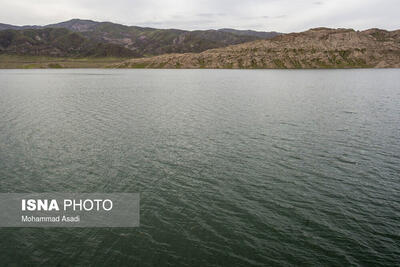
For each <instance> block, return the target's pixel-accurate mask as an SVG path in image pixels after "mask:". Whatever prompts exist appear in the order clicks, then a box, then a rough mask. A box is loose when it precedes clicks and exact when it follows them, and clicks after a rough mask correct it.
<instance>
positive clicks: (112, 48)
mask: <svg viewBox="0 0 400 267" xmlns="http://www.w3.org/2000/svg"><path fill="white" fill-rule="evenodd" d="M0 54H11V55H27V56H54V57H87V56H96V57H108V56H113V57H134V56H137V54H136V53H135V52H134V51H132V50H129V49H126V48H124V47H121V46H118V45H115V44H104V43H99V42H95V41H91V40H88V39H87V38H85V37H83V36H82V35H81V34H79V33H76V32H71V31H69V30H67V29H64V28H60V29H53V28H45V29H27V30H3V31H0Z"/></svg>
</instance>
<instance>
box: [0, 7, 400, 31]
mask: <svg viewBox="0 0 400 267" xmlns="http://www.w3.org/2000/svg"><path fill="white" fill-rule="evenodd" d="M0 7H1V8H0V23H8V24H15V25H26V24H30V25H31V24H36V25H45V24H50V23H55V22H61V21H65V20H69V19H72V18H82V19H92V20H97V21H112V22H116V23H122V24H126V25H138V26H149V27H156V28H179V29H187V30H194V29H211V28H212V29H217V28H224V27H229V28H237V29H254V30H266V31H270V30H274V31H281V32H295V31H303V30H306V29H309V28H313V27H320V26H325V27H335V28H338V27H344V28H354V29H360V30H362V29H367V28H372V27H377V28H383V29H388V30H394V29H400V16H399V11H400V0H13V1H10V0H0Z"/></svg>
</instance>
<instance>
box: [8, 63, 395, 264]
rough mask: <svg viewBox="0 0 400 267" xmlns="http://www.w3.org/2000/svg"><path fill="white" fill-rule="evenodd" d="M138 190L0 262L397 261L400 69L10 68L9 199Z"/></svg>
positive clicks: (12, 249)
mask: <svg viewBox="0 0 400 267" xmlns="http://www.w3.org/2000/svg"><path fill="white" fill-rule="evenodd" d="M53 191H55V192H139V193H141V226H140V227H139V228H122V229H118V228H98V229H96V228H83V229H76V228H75V229H71V228H57V229H54V228H38V229H34V228H19V229H18V228H11V229H7V228H2V229H0V265H2V266H8V265H11V264H14V265H15V266H17V265H26V264H32V265H51V266H65V265H75V266H77V265H78V266H87V265H93V266H124V265H130V266H132V265H133V266H135V265H138V266H265V265H304V266H311V265H313V266H323V265H325V266H326V265H335V266H347V265H363V266H365V265H370V266H380V265H382V266H384V265H386V266H390V265H398V264H399V262H400V70H395V69H387V70H2V71H0V192H53Z"/></svg>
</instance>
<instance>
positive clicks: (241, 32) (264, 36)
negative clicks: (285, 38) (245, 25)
mask: <svg viewBox="0 0 400 267" xmlns="http://www.w3.org/2000/svg"><path fill="white" fill-rule="evenodd" d="M218 31H221V32H229V33H233V34H236V35H241V36H254V37H257V38H260V39H271V38H274V37H275V36H278V35H281V34H282V33H279V32H260V31H252V30H235V29H228V28H224V29H219V30H218Z"/></svg>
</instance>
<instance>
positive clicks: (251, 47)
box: [114, 28, 400, 68]
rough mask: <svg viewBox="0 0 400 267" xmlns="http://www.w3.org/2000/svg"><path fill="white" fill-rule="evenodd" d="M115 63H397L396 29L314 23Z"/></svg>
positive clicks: (151, 65) (227, 65) (284, 65)
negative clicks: (205, 48) (202, 49)
mask: <svg viewBox="0 0 400 267" xmlns="http://www.w3.org/2000/svg"><path fill="white" fill-rule="evenodd" d="M114 67H127V68H129V67H132V68H134V67H145V68H363V67H400V30H398V31H392V32H390V31H385V30H379V29H370V30H367V31H362V32H358V31H354V30H351V29H327V28H317V29H311V30H309V31H306V32H302V33H292V34H286V35H281V36H277V37H275V38H273V39H270V40H261V41H255V42H250V43H245V44H240V45H234V46H229V47H226V48H219V49H211V50H208V51H205V52H202V53H198V54H195V53H186V54H168V55H161V56H156V57H151V58H141V59H133V60H128V61H125V62H123V63H121V64H117V65H114Z"/></svg>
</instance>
